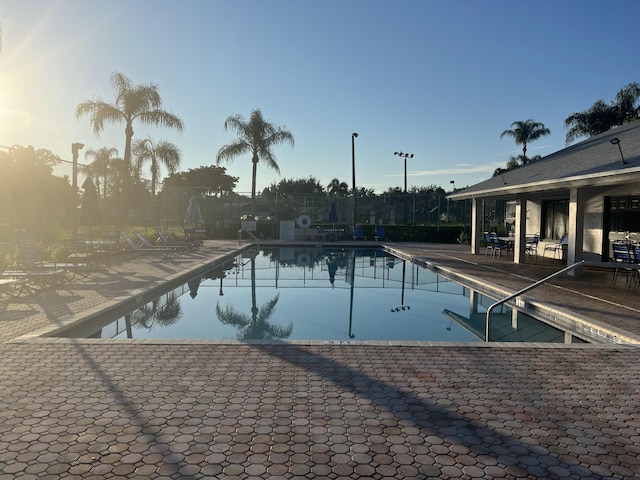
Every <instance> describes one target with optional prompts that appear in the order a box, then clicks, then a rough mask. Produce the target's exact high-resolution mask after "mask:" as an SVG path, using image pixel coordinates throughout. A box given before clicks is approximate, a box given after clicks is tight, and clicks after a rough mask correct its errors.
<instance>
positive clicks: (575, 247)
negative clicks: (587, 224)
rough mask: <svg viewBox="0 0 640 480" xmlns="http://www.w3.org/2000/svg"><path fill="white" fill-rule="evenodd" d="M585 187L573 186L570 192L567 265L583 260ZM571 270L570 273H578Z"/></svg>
mask: <svg viewBox="0 0 640 480" xmlns="http://www.w3.org/2000/svg"><path fill="white" fill-rule="evenodd" d="M584 210H585V205H584V189H581V188H572V189H571V190H570V192H569V227H568V228H569V231H568V232H567V233H568V234H569V245H567V266H569V265H573V264H574V263H576V262H579V261H581V260H582V259H583V258H584V256H583V249H582V247H583V243H584ZM575 272H576V270H571V271H570V272H568V275H572V276H573V275H576V273H575Z"/></svg>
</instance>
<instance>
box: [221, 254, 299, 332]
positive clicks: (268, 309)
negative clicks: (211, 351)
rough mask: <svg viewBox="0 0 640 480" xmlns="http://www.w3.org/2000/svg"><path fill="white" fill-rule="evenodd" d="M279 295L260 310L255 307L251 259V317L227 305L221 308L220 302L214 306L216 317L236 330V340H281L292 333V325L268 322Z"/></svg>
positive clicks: (254, 283)
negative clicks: (284, 325)
mask: <svg viewBox="0 0 640 480" xmlns="http://www.w3.org/2000/svg"><path fill="white" fill-rule="evenodd" d="M279 299H280V294H277V295H276V296H275V297H273V298H272V299H271V300H269V301H268V302H266V303H265V304H264V305H262V306H261V307H260V308H258V307H257V305H256V261H255V258H252V259H251V315H247V314H246V313H242V312H239V311H237V310H236V309H234V308H233V307H232V306H229V305H227V306H226V307H224V308H222V307H221V306H220V301H218V303H217V305H216V315H217V317H218V320H220V321H221V322H222V323H224V324H225V325H230V326H232V327H234V328H236V329H237V330H238V333H237V335H236V336H237V338H238V340H281V339H284V338H288V337H289V336H290V335H291V333H292V332H293V324H292V323H289V325H288V326H286V327H283V326H280V325H276V324H273V323H270V322H269V317H271V315H272V314H273V312H274V311H275V308H276V305H277V303H278V300H279Z"/></svg>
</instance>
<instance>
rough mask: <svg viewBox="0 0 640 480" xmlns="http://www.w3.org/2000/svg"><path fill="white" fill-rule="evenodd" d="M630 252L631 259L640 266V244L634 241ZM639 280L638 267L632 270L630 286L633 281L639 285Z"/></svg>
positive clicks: (639, 272)
mask: <svg viewBox="0 0 640 480" xmlns="http://www.w3.org/2000/svg"><path fill="white" fill-rule="evenodd" d="M629 252H630V253H631V261H632V262H633V263H634V264H635V265H636V266H637V267H640V244H638V243H634V244H633V245H631V246H630V247H629ZM638 282H640V271H638V268H634V269H633V270H632V272H631V278H630V279H629V286H631V284H632V283H633V284H635V286H636V287H637V286H638Z"/></svg>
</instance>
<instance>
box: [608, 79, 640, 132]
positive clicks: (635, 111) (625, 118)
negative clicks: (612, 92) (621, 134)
mask: <svg viewBox="0 0 640 480" xmlns="http://www.w3.org/2000/svg"><path fill="white" fill-rule="evenodd" d="M638 99H640V84H638V83H635V82H634V83H630V84H629V85H627V86H625V87H622V88H621V89H620V91H619V92H618V93H617V94H616V99H615V101H614V104H613V108H614V110H615V112H616V117H617V121H618V125H622V124H624V123H626V122H630V121H633V120H637V119H638V118H640V106H638V107H636V103H638Z"/></svg>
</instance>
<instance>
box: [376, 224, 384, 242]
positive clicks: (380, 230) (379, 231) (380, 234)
mask: <svg viewBox="0 0 640 480" xmlns="http://www.w3.org/2000/svg"><path fill="white" fill-rule="evenodd" d="M373 238H374V239H375V241H376V242H386V241H387V237H386V235H385V234H384V227H383V226H382V225H376V228H375V233H374V235H373Z"/></svg>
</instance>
